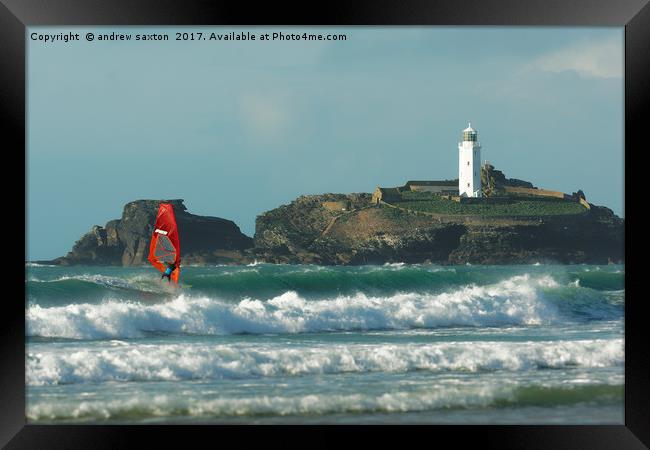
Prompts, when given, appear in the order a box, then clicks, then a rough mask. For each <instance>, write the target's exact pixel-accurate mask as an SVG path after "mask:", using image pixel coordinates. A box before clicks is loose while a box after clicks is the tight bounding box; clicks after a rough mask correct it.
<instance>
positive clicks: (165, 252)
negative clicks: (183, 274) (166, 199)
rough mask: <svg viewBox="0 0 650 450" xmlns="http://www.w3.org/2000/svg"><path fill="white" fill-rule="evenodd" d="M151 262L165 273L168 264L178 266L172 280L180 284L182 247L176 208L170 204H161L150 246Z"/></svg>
mask: <svg viewBox="0 0 650 450" xmlns="http://www.w3.org/2000/svg"><path fill="white" fill-rule="evenodd" d="M148 259H149V262H150V263H151V264H152V265H153V266H154V267H155V268H156V269H158V270H159V271H161V272H164V271H165V270H166V269H167V264H168V263H174V264H176V269H175V270H174V271H173V272H172V274H171V279H172V281H174V282H175V283H178V275H179V273H180V271H181V270H180V267H179V264H180V261H181V245H180V242H179V239H178V227H177V226H176V216H175V215H174V207H173V206H172V205H171V204H170V203H161V204H160V206H159V207H158V215H157V216H156V224H155V225H154V227H153V233H152V235H151V243H150V244H149V258H148Z"/></svg>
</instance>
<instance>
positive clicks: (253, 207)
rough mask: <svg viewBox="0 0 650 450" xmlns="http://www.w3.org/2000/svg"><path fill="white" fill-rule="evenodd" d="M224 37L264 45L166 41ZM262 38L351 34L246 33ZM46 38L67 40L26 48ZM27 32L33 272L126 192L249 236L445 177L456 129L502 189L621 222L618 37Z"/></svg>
mask: <svg viewBox="0 0 650 450" xmlns="http://www.w3.org/2000/svg"><path fill="white" fill-rule="evenodd" d="M233 31H234V32H236V33H242V32H244V33H245V32H248V33H252V34H255V35H256V36H257V37H258V39H257V40H255V41H252V40H247V41H224V40H221V41H219V40H209V39H206V40H197V39H195V40H194V41H192V40H186V41H183V40H181V41H177V40H176V33H177V32H178V33H192V32H194V33H199V32H201V33H203V37H206V38H207V37H209V36H210V33H215V36H216V35H217V34H220V35H221V34H224V33H228V32H233ZM88 32H92V33H94V34H95V35H96V36H97V35H100V34H107V33H112V32H116V33H124V34H131V35H132V36H133V38H132V39H135V37H134V36H135V35H136V34H142V33H146V34H151V33H166V34H168V35H169V38H170V40H168V41H134V40H132V41H99V40H98V39H97V38H95V39H94V40H93V41H87V40H86V38H85V36H86V33H88ZM273 32H282V33H284V34H291V33H293V34H302V33H308V34H317V33H320V34H323V35H326V34H345V35H346V39H345V40H336V41H327V40H324V41H306V40H298V41H296V40H277V39H276V40H268V41H266V40H264V41H260V40H259V35H261V34H265V33H269V34H270V33H273ZM33 33H37V34H33ZM59 33H79V36H80V40H79V41H69V42H63V41H61V40H58V41H54V42H45V41H43V40H38V39H36V40H33V39H32V38H31V36H36V37H38V36H39V35H40V36H45V35H47V34H49V35H56V34H59ZM197 36H198V35H196V34H195V38H196V37H197ZM271 36H272V35H271ZM188 37H191V35H188ZM26 39H27V49H28V54H27V174H26V175H27V205H26V207H27V259H28V260H39V259H51V258H55V257H58V256H63V255H65V254H66V253H67V252H68V251H69V250H70V249H71V248H72V246H73V245H74V243H75V241H76V240H78V239H79V238H80V237H81V236H82V235H83V234H84V233H86V232H87V231H89V230H90V228H91V227H92V226H93V225H100V226H103V225H105V224H106V222H107V221H109V220H112V219H117V218H120V217H121V214H122V208H123V206H124V204H125V203H127V202H130V201H133V200H138V199H172V198H182V199H184V200H185V205H186V206H187V209H188V212H190V213H193V214H199V215H209V216H216V217H223V218H226V219H229V220H233V221H234V222H235V223H236V224H237V225H238V226H239V227H240V228H241V230H242V232H243V233H245V234H247V235H249V236H253V234H254V232H255V217H256V216H257V215H259V214H261V213H263V212H264V211H267V210H270V209H273V208H276V207H278V206H280V205H281V204H287V203H289V202H290V201H292V200H293V199H295V198H296V197H297V196H299V195H303V194H321V193H330V192H331V193H350V192H372V191H373V190H374V189H375V188H376V187H377V186H385V187H392V186H399V185H402V184H404V182H406V181H408V180H427V179H428V180H437V179H452V178H457V177H458V148H457V143H458V141H459V140H460V136H461V131H462V129H464V128H466V127H467V124H468V122H471V123H472V127H473V128H475V129H476V130H477V131H478V133H479V141H480V142H481V144H482V155H481V156H482V159H483V161H485V160H487V161H489V162H490V163H491V164H493V165H494V166H495V167H496V168H497V169H499V170H501V171H503V172H504V173H505V174H506V176H507V177H509V178H519V179H523V180H527V181H530V182H532V183H533V184H534V185H535V186H538V187H540V188H546V189H554V190H560V191H563V192H567V193H571V192H575V191H577V190H578V189H582V190H583V191H584V192H585V194H586V197H587V200H588V201H589V202H591V203H594V204H597V205H603V206H607V207H608V208H611V209H612V210H613V211H614V212H615V213H616V214H617V215H619V216H621V217H623V216H624V214H623V209H624V190H623V183H624V102H623V67H624V66H623V48H624V47H623V43H624V29H623V28H622V27H600V28H587V27H574V28H569V27H367V26H364V27H336V28H334V27H269V28H265V27H238V28H231V27H165V28H160V27H29V28H28V30H27V36H26Z"/></svg>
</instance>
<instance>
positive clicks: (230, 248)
mask: <svg viewBox="0 0 650 450" xmlns="http://www.w3.org/2000/svg"><path fill="white" fill-rule="evenodd" d="M160 202H165V203H171V204H173V205H174V214H175V215H176V222H177V223H178V227H179V229H181V230H182V232H181V233H180V245H181V253H182V256H183V264H202V263H207V264H224V263H225V264H227V263H233V264H237V263H247V262H250V261H252V259H250V255H249V253H250V252H248V251H247V250H249V249H251V247H252V246H253V240H252V239H251V238H250V237H248V236H246V235H244V234H243V233H242V232H241V231H240V229H239V227H238V226H237V225H236V224H235V223H234V222H232V221H230V220H226V219H221V218H218V217H208V216H198V215H194V214H190V213H188V212H187V211H186V209H187V208H186V207H185V205H184V204H183V200H137V201H133V202H130V203H127V204H126V205H125V206H124V211H123V212H122V218H121V219H117V220H111V221H110V222H108V223H107V224H106V225H105V226H104V227H101V226H98V225H95V226H93V227H92V228H91V230H90V231H89V232H88V233H86V234H85V235H84V236H82V237H81V239H79V240H78V241H77V242H76V243H75V244H74V247H73V248H72V250H71V251H70V252H69V253H68V254H67V255H66V256H64V257H61V258H57V259H55V260H54V261H49V262H50V263H55V264H60V265H72V264H94V265H119V266H137V265H141V264H144V263H146V262H147V255H148V252H149V242H150V240H151V233H152V232H153V224H154V223H155V220H156V214H157V211H158V205H159V204H160Z"/></svg>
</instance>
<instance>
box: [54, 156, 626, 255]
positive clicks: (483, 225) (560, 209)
mask: <svg viewBox="0 0 650 450" xmlns="http://www.w3.org/2000/svg"><path fill="white" fill-rule="evenodd" d="M481 178H482V181H483V183H482V185H483V188H482V189H483V197H482V198H462V197H459V196H454V195H452V194H449V192H452V191H449V190H448V189H449V186H453V184H454V183H457V180H447V181H443V182H415V181H409V182H408V183H406V185H404V186H400V187H397V188H386V189H384V188H377V191H375V193H374V194H370V193H357V194H323V195H308V196H300V197H298V198H297V199H296V200H294V201H292V202H291V203H289V204H287V205H281V206H279V207H278V208H275V209H272V210H270V211H267V212H264V213H263V214H261V215H259V216H258V217H257V219H256V224H255V235H254V238H250V237H248V236H246V235H244V234H243V233H241V231H240V229H239V227H238V226H237V225H236V224H235V223H234V222H232V221H230V220H226V219H221V218H217V217H205V216H198V215H193V214H190V213H188V212H187V211H186V208H185V205H184V204H183V200H138V201H134V202H130V203H128V204H127V205H126V206H125V207H124V211H123V213H122V218H121V219H118V220H112V221H110V222H108V223H107V224H106V225H105V226H103V227H101V226H97V225H96V226H94V227H93V228H92V229H91V230H90V231H89V232H88V233H87V234H85V235H84V236H83V237H81V239H80V240H79V241H77V242H76V244H75V245H74V247H73V248H72V250H71V251H70V252H69V253H68V254H67V255H66V256H64V257H61V258H57V259H55V260H54V261H48V262H49V263H54V264H61V265H70V264H101V265H122V266H132V265H140V264H145V263H146V255H147V251H148V245H149V241H150V238H151V232H152V226H153V223H154V221H155V215H156V210H157V207H158V204H159V202H161V201H164V202H168V203H172V204H173V205H174V209H175V211H176V218H177V222H178V226H179V229H180V230H181V252H182V255H183V262H184V264H245V263H250V262H253V261H255V260H257V261H258V262H268V263H283V264H323V265H337V264H340V265H358V264H384V263H396V262H404V263H433V264H467V263H469V264H531V263H536V262H540V263H562V264H568V263H589V264H607V263H620V262H622V261H623V258H624V240H623V239H624V223H625V222H624V220H623V219H621V218H619V217H618V216H616V215H615V214H614V213H613V212H612V211H611V210H610V209H608V208H606V207H603V206H597V205H593V204H591V203H588V202H587V201H586V199H585V195H584V193H583V192H582V191H578V192H575V193H573V194H570V195H569V194H563V193H560V192H555V191H547V190H543V189H538V188H536V187H535V186H533V185H532V183H530V182H527V181H522V180H517V179H508V178H506V177H505V175H504V174H503V173H502V172H500V171H498V170H496V169H494V167H492V166H490V165H485V166H483V168H482V173H481ZM438 191H440V192H438ZM441 192H442V193H441Z"/></svg>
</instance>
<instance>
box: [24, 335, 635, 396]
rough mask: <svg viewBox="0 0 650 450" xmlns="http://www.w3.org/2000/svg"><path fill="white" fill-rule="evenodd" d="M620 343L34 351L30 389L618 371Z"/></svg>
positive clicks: (112, 346) (136, 346) (139, 346)
mask: <svg viewBox="0 0 650 450" xmlns="http://www.w3.org/2000/svg"><path fill="white" fill-rule="evenodd" d="M623 363H624V349H623V340H622V339H590V340H576V341H536V342H444V343H436V344H412V343H411V344H371V345H368V344H327V345H322V344H316V345H309V346H302V347H286V346H284V345H280V344H260V343H255V344H236V345H231V344H229V345H223V344H193V345H187V344H143V343H130V344H129V343H125V342H121V341H120V343H119V344H118V343H117V342H116V341H110V342H103V343H101V344H98V345H96V346H95V345H93V346H92V347H90V348H89V347H84V348H65V347H64V348H60V347H51V346H47V345H30V347H29V353H28V355H27V358H26V381H27V384H28V385H30V386H42V385H57V384H71V383H88V382H92V383H102V382H107V381H162V380H166V381H172V380H191V379H241V378H251V377H252V378H258V377H276V376H302V375H319V374H337V373H353V372H357V373H361V372H410V371H414V370H427V371H431V372H444V371H460V372H483V371H497V370H504V371H525V370H535V369H539V368H566V367H582V368H595V367H621V368H622V365H623Z"/></svg>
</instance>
